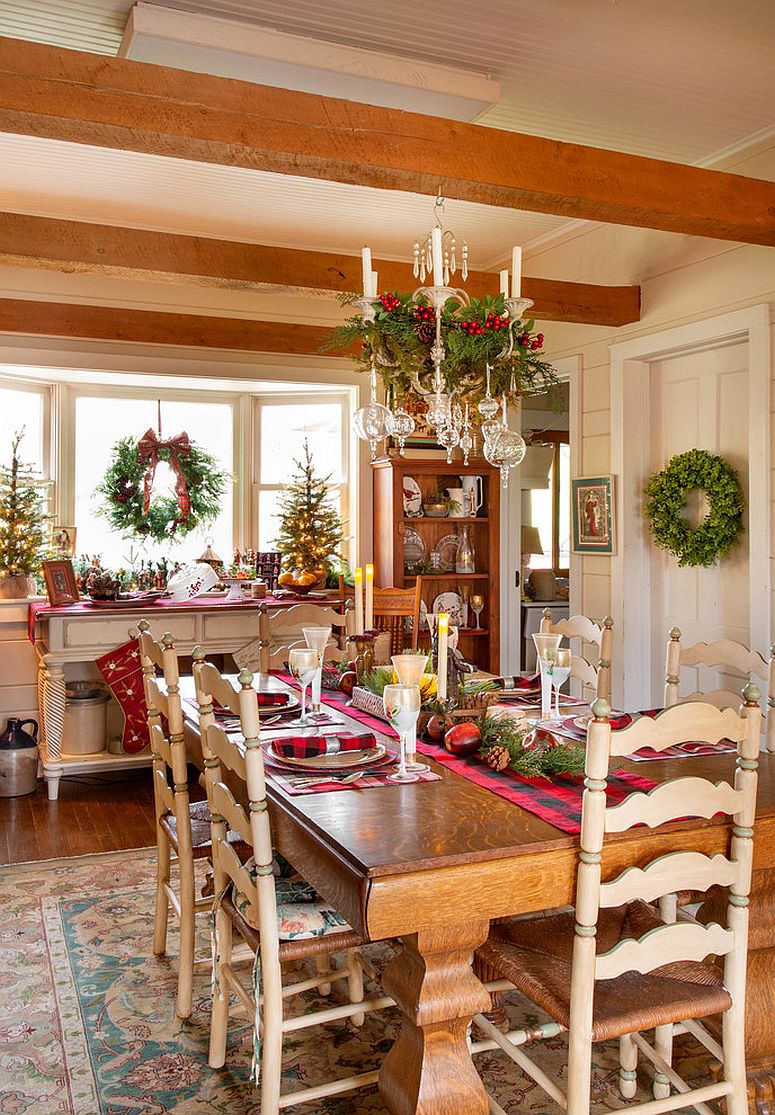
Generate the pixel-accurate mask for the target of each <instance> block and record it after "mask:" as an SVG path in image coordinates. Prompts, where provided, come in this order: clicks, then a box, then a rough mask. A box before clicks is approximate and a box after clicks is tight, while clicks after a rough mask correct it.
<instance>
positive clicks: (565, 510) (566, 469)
mask: <svg viewBox="0 0 775 1115" xmlns="http://www.w3.org/2000/svg"><path fill="white" fill-rule="evenodd" d="M559 500H560V530H559V534H560V538H559V546H560V556H559V561H560V569H569V568H570V445H567V444H561V445H560V492H559Z"/></svg>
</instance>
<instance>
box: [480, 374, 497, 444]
mask: <svg viewBox="0 0 775 1115" xmlns="http://www.w3.org/2000/svg"><path fill="white" fill-rule="evenodd" d="M476 409H477V410H478V411H479V413H480V414H481V416H482V418H483V419H484V422H483V423H482V429H484V423H485V422H489V420H490V419H491V418H492V417H493V416H494V415H495V414H497V413H498V411H499V410H500V407H499V406H498V400H497V399H493V397H492V395H491V394H490V365H489V364H488V365H487V390H486V392H485V396H484V398H483V399H482V400H481V401H480V403H479V405H478V407H477V408H476Z"/></svg>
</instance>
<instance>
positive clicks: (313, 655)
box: [288, 647, 320, 724]
mask: <svg viewBox="0 0 775 1115" xmlns="http://www.w3.org/2000/svg"><path fill="white" fill-rule="evenodd" d="M319 662H320V653H319V651H317V650H315V648H314V647H293V648H292V649H291V650H289V651H288V668H289V670H290V671H291V677H293V678H295V679H296V681H298V683H299V685H300V686H301V716H300V717H299V720H298V723H299V724H307V723H308V720H307V709H306V704H307V686H308V685H309V683H310V682H311V681H312V679H313V678H314V677H315V674H316V673H317V668H318V664H319Z"/></svg>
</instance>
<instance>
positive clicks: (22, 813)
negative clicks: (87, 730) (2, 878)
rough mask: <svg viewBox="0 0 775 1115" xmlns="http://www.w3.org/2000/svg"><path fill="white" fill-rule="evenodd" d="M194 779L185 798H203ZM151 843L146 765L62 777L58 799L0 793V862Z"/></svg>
mask: <svg viewBox="0 0 775 1115" xmlns="http://www.w3.org/2000/svg"><path fill="white" fill-rule="evenodd" d="M203 796H204V795H203V793H202V791H201V790H200V788H199V786H198V784H197V782H196V779H195V778H192V780H191V797H192V799H193V800H197V799H199V798H201V797H203ZM155 843H156V828H155V824H154V819H153V789H152V786H151V772H150V769H148V770H142V771H127V772H119V771H117V772H116V773H115V774H112V775H111V774H100V775H85V774H84V775H79V776H78V777H75V778H63V779H62V781H61V783H60V786H59V800H58V801H49V800H48V798H47V797H46V791H45V788H44V784H43V782H39V783H38V788H37V790H36V791H35V793H34V794H27V795H25V796H24V797H19V798H0V864H3V865H5V864H9V863H24V862H25V861H27V860H40V859H55V858H57V857H59V856H84V855H88V854H89V853H90V852H115V851H121V850H123V849H125V848H147V847H150V846H151V845H153V844H155Z"/></svg>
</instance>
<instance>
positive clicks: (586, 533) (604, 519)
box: [571, 476, 616, 554]
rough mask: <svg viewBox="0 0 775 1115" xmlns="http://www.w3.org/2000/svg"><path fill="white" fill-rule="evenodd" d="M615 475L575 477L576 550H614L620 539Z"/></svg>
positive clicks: (601, 551)
mask: <svg viewBox="0 0 775 1115" xmlns="http://www.w3.org/2000/svg"><path fill="white" fill-rule="evenodd" d="M613 497H614V485H613V477H612V476H579V477H577V478H576V479H575V480H571V500H572V508H571V509H572V519H573V552H574V554H612V553H613V552H614V544H615V539H616V523H615V520H614V498H613Z"/></svg>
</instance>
